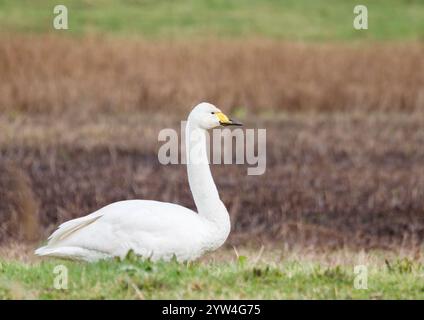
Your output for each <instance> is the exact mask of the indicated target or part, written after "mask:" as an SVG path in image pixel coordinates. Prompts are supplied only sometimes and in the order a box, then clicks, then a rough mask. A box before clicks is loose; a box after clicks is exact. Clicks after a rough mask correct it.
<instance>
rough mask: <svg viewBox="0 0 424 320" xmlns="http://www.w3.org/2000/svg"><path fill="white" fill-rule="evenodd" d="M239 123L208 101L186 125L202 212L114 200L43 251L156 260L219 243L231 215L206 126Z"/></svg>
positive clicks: (191, 175)
mask: <svg viewBox="0 0 424 320" xmlns="http://www.w3.org/2000/svg"><path fill="white" fill-rule="evenodd" d="M232 124H234V125H237V123H235V122H233V121H232V120H230V119H228V117H226V116H225V115H224V114H223V113H221V111H220V110H219V109H218V108H216V107H215V106H213V105H211V104H209V103H201V104H199V105H197V106H196V107H195V108H194V109H193V110H192V112H191V113H190V115H189V117H188V120H187V127H186V150H187V173H188V179H189V184H190V189H191V192H192V194H193V198H194V201H195V203H196V207H197V210H198V212H199V213H196V212H194V211H192V210H190V209H187V208H185V207H182V206H180V205H176V204H172V203H166V202H158V201H152V200H127V201H119V202H115V203H112V204H110V205H108V206H106V207H103V208H101V209H100V210H98V211H95V212H93V213H91V214H89V215H87V216H84V217H81V218H78V219H74V220H70V221H67V222H65V223H63V224H62V225H60V226H59V228H58V229H57V230H56V231H55V232H54V233H53V234H52V235H51V236H50V237H49V241H48V243H47V245H46V246H44V247H41V248H39V249H37V250H36V251H35V253H36V254H37V255H40V256H54V257H60V258H68V259H74V260H85V261H90V262H91V261H96V260H99V259H105V258H111V257H121V258H122V257H124V256H125V255H126V254H127V253H128V251H129V250H133V251H134V253H135V254H137V255H140V256H142V257H145V258H151V259H152V260H159V259H163V260H169V259H171V258H172V257H173V256H174V255H175V256H176V258H177V260H178V261H188V260H193V259H196V258H198V257H199V256H201V255H202V254H203V253H205V252H207V251H211V250H215V249H217V248H218V247H220V246H221V245H222V244H223V243H224V242H225V240H226V239H227V237H228V234H229V232H230V219H229V215H228V211H227V209H226V208H225V205H224V204H223V203H222V201H221V200H220V198H219V194H218V191H217V189H216V186H215V183H214V181H213V178H212V175H211V172H210V168H209V164H208V159H207V152H206V133H207V132H206V131H207V130H208V129H211V128H214V127H217V126H219V125H232Z"/></svg>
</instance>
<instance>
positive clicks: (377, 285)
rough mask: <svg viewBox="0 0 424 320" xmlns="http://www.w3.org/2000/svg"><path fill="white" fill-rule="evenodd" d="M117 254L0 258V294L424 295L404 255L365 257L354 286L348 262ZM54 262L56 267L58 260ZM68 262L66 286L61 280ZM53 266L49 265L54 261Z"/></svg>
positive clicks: (419, 269) (418, 272) (416, 266)
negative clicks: (153, 258)
mask: <svg viewBox="0 0 424 320" xmlns="http://www.w3.org/2000/svg"><path fill="white" fill-rule="evenodd" d="M232 260H233V261H231V262H228V261H227V262H222V261H221V262H218V261H212V262H208V263H205V261H201V262H196V263H191V264H178V263H177V262H175V261H174V262H170V263H164V262H158V263H152V262H149V261H141V260H140V259H137V258H135V257H131V256H130V257H127V258H126V259H125V260H124V261H102V262H98V263H95V264H85V263H76V262H64V261H59V260H44V261H42V262H36V263H29V264H28V263H23V262H17V261H12V260H9V261H5V260H3V261H1V260H0V299H226V298H230V299H423V298H424V281H423V275H424V267H423V265H422V264H421V263H420V262H414V261H412V260H410V259H408V258H403V259H390V260H386V261H385V262H384V260H382V261H383V263H382V264H380V265H378V264H370V265H368V280H367V286H368V289H355V287H354V283H355V277H357V273H355V272H354V265H351V266H349V265H346V264H332V265H325V264H322V263H318V262H306V261H304V262H301V261H300V260H298V259H292V258H290V259H288V260H285V261H280V262H272V263H270V262H268V263H264V262H256V263H255V262H254V261H253V260H250V259H248V258H247V257H245V256H240V257H239V258H238V259H237V260H234V259H232ZM58 266H60V267H58ZM63 266H65V267H66V268H67V270H68V288H67V289H56V288H55V281H56V283H59V284H60V283H62V282H61V281H62V278H56V280H55V277H58V276H63V275H64V273H63V269H61V268H63ZM55 268H56V269H55Z"/></svg>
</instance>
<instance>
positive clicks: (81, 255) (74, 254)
mask: <svg viewBox="0 0 424 320" xmlns="http://www.w3.org/2000/svg"><path fill="white" fill-rule="evenodd" d="M35 254H36V255H37V256H48V257H56V258H64V259H70V260H83V261H88V262H94V261H97V260H100V259H105V258H107V257H108V256H107V254H104V253H102V252H98V251H94V250H89V249H84V248H79V247H49V246H44V247H41V248H38V249H37V250H35Z"/></svg>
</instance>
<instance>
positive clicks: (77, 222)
mask: <svg viewBox="0 0 424 320" xmlns="http://www.w3.org/2000/svg"><path fill="white" fill-rule="evenodd" d="M102 216H103V214H101V213H100V212H98V213H93V214H90V215H88V216H85V217H81V218H77V219H73V220H70V221H67V222H65V223H62V224H61V225H60V226H59V227H58V228H57V230H56V231H54V232H53V233H52V234H51V235H50V237H49V239H48V240H49V242H48V245H49V246H52V245H55V244H57V243H58V242H60V241H62V240H64V239H66V238H68V237H69V236H70V235H72V234H74V233H75V232H77V231H78V230H80V229H82V228H84V227H86V226H88V225H90V224H92V223H93V222H95V221H96V220H97V219H99V218H101V217H102Z"/></svg>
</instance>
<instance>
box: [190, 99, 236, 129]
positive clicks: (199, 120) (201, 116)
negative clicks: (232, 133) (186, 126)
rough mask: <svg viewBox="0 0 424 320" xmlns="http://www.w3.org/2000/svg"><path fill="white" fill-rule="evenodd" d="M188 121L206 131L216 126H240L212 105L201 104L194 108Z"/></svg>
mask: <svg viewBox="0 0 424 320" xmlns="http://www.w3.org/2000/svg"><path fill="white" fill-rule="evenodd" d="M188 120H189V121H190V122H191V123H192V124H194V125H197V126H198V127H200V128H202V129H205V130H208V129H213V128H216V127H218V126H241V125H242V124H241V123H239V122H237V121H235V120H232V119H230V118H229V117H227V116H226V115H225V114H224V113H222V111H221V110H219V109H218V108H217V107H215V106H214V105H213V104H210V103H207V102H202V103H200V104H198V105H197V106H195V107H194V108H193V110H192V111H191V112H190V115H189V116H188Z"/></svg>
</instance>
